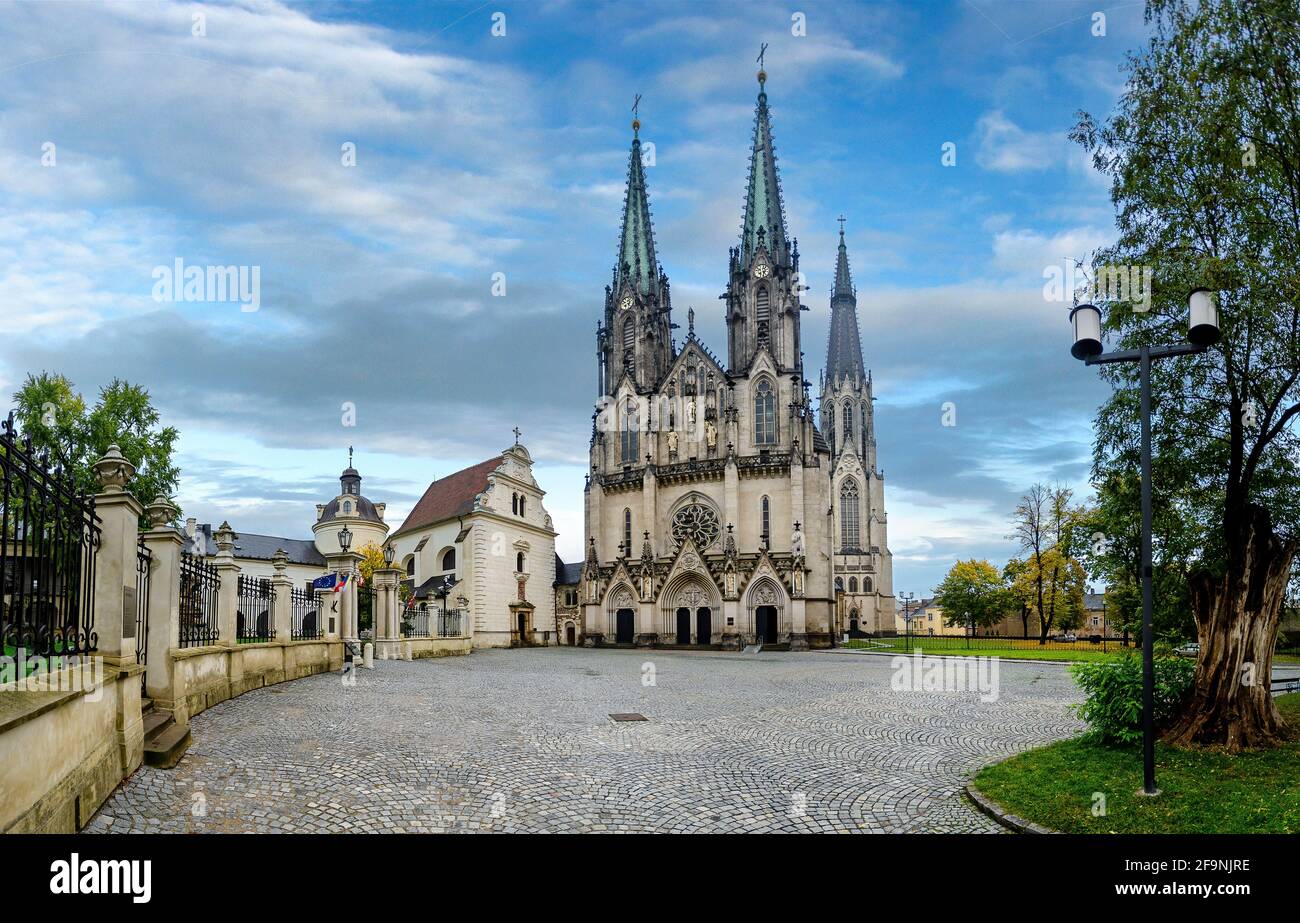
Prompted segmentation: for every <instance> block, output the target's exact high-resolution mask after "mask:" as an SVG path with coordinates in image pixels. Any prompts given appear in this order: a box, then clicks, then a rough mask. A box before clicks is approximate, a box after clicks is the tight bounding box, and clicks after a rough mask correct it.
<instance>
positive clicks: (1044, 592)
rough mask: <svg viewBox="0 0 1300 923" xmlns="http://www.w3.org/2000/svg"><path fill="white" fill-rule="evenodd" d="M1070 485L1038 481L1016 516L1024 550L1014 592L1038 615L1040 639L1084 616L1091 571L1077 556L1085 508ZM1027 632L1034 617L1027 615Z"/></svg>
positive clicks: (1016, 530) (1014, 526)
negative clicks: (1085, 589)
mask: <svg viewBox="0 0 1300 923" xmlns="http://www.w3.org/2000/svg"><path fill="white" fill-rule="evenodd" d="M1073 499H1074V493H1073V491H1071V490H1070V489H1069V488H1067V487H1048V486H1047V485H1045V484H1035V485H1033V486H1032V487H1030V488H1029V490H1028V491H1027V492H1026V493H1025V495H1024V496H1023V497H1021V498H1020V503H1019V504H1017V505H1016V511H1015V513H1014V515H1013V517H1012V534H1011V538H1014V539H1015V540H1016V541H1017V542H1019V544H1020V550H1021V551H1022V552H1023V553H1024V555H1025V557H1024V559H1023V561H1021V562H1019V563H1018V564H1017V565H1016V568H1015V574H1014V582H1013V584H1012V586H1013V592H1012V597H1013V599H1015V600H1018V601H1019V602H1020V604H1021V605H1022V606H1025V607H1027V608H1030V609H1032V610H1033V611H1034V612H1035V613H1036V614H1037V615H1038V643H1039V644H1046V643H1047V637H1048V635H1049V634H1050V633H1051V631H1052V628H1053V627H1054V626H1057V625H1063V624H1065V623H1066V622H1068V621H1070V620H1071V619H1073V618H1075V617H1077V618H1080V619H1081V618H1082V612H1083V586H1084V583H1085V582H1086V575H1085V574H1084V572H1083V565H1082V564H1080V563H1079V561H1078V560H1077V558H1076V555H1077V554H1080V553H1082V549H1083V546H1084V539H1085V538H1086V529H1085V528H1084V523H1085V518H1084V511H1083V510H1081V509H1080V508H1078V507H1076V506H1073V505H1072V500H1073ZM1024 618H1025V627H1026V633H1028V625H1029V620H1028V616H1027V615H1026V616H1025V617H1024Z"/></svg>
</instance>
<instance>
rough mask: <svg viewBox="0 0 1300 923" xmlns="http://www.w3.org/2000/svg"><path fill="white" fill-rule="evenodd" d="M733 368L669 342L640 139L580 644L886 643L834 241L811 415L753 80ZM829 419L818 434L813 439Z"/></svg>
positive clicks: (730, 274)
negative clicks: (878, 637) (854, 639)
mask: <svg viewBox="0 0 1300 923" xmlns="http://www.w3.org/2000/svg"><path fill="white" fill-rule="evenodd" d="M758 81H759V92H758V101H757V105H756V111H755V116H754V132H753V143H752V146H751V149H750V152H749V175H748V181H747V187H746V192H745V202H744V213H743V221H742V225H741V234H740V241H739V243H738V245H737V246H735V247H733V248H731V251H730V253H729V256H728V266H727V285H726V290H725V292H724V293H723V294H722V295H721V296H720V299H719V300H720V301H721V303H722V305H723V310H724V311H725V319H726V328H727V349H726V356H725V360H724V359H722V358H720V357H719V356H718V355H716V354H715V353H714V352H712V351H711V350H710V349H709V348H708V347H707V346H705V344H704V343H702V342H701V341H700V339H699V338H698V337H697V336H696V334H695V318H694V311H693V310H691V311H690V312H689V319H688V326H687V334H686V337H685V341H684V342H683V343H682V344H681V345H680V347H679V346H678V344H677V343H676V342H675V340H674V338H673V334H672V331H673V329H674V327H675V325H674V324H673V323H672V302H671V294H670V288H669V283H668V276H667V273H666V272H665V271H664V269H663V267H662V266H661V265H660V263H659V261H658V258H657V256H656V252H655V239H654V231H653V227H652V225H651V214H650V202H649V196H648V192H647V188H646V176H645V167H644V164H643V162H642V156H641V141H640V138H639V131H640V122H639V121H633V123H632V130H633V137H632V150H631V155H630V158H629V163H628V173H627V191H626V195H625V199H624V205H623V224H622V231H621V235H620V238H619V248H618V255H617V260H616V263H615V266H614V272H613V278H612V280H611V282H610V284H609V285H607V286H606V289H605V308H604V317H603V319H602V320H601V322H600V323H599V325H598V327H597V335H596V348H597V357H598V385H599V395H600V397H599V400H598V402H597V405H596V411H595V413H594V414H593V425H592V435H591V469H590V473H589V474H588V476H587V486H586V495H585V530H586V539H587V546H586V547H587V554H586V560H585V562H584V564H583V567H582V577H581V599H582V608H583V623H584V626H585V643H587V644H589V645H603V644H635V645H641V646H648V645H712V646H720V647H722V648H724V649H737V648H739V647H741V646H743V645H747V644H755V643H757V644H764V645H789V647H790V649H791V650H804V649H807V648H809V647H826V646H830V645H831V644H833V643H835V642H836V641H837V640H838V639H839V638H841V637H842V636H843V635H844V634H846V633H853V634H862V633H882V634H891V633H893V631H894V599H893V580H892V571H893V564H892V557H891V555H890V553H889V548H888V544H887V536H886V522H887V520H886V516H885V506H884V476H883V472H881V471H880V470H879V469H878V468H877V466H876V441H875V429H874V415H873V412H872V396H871V376H870V374H869V373H867V372H865V371H864V365H863V361H862V349H861V343H860V340H859V333H858V322H857V295H856V291H855V289H854V287H853V282H852V278H851V275H850V272H849V264H848V254H847V249H846V246H845V243H844V235H843V227H842V226H841V231H840V244H839V253H838V258H837V266H836V273H835V286H834V289H833V291H832V295H831V325H830V335H829V344H828V348H827V360H826V368H825V369H824V370H823V373H822V381H821V385H822V389H821V395H820V406H819V408H818V412H817V413H814V410H813V405H812V400H811V397H810V394H809V389H810V387H811V382H810V381H808V380H807V379H806V378H805V377H804V375H805V372H804V356H803V351H802V349H803V347H802V340H801V334H800V326H801V323H800V322H801V314H802V312H804V311H807V310H808V308H807V307H806V306H804V305H803V304H802V303H801V302H800V293H801V290H802V288H803V286H802V285H801V282H800V280H801V279H802V276H801V275H800V272H799V246H798V242H797V240H794V239H793V238H791V237H790V236H789V234H788V232H787V226H786V217H785V210H784V206H783V203H782V198H781V184H780V177H779V175H778V172H777V161H776V149H775V145H774V144H773V141H772V128H771V117H770V112H769V109H768V98H767V92H766V81H767V75H766V74H765V73H764V72H763V71H759V74H758ZM818 417H820V421H821V425H820V426H819V425H818Z"/></svg>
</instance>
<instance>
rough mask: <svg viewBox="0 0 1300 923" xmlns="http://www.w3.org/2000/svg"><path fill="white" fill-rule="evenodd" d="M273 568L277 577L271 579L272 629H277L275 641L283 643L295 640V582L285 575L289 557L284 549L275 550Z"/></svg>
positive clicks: (272, 559) (272, 560)
mask: <svg viewBox="0 0 1300 923" xmlns="http://www.w3.org/2000/svg"><path fill="white" fill-rule="evenodd" d="M271 566H273V567H274V568H275V576H274V577H272V578H271V589H272V590H273V591H274V593H275V599H273V600H272V601H271V627H272V628H274V629H275V639H276V640H277V641H280V642H282V643H283V642H285V641H292V640H293V580H292V579H290V577H289V575H288V574H286V573H285V569H286V568H287V567H288V566H289V555H288V554H287V553H286V552H285V550H284V549H283V548H277V549H275V554H273V555H272V556H271Z"/></svg>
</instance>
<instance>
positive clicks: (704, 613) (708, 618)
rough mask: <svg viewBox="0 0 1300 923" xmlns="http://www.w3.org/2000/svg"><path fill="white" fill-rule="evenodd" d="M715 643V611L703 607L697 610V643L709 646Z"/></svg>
mask: <svg viewBox="0 0 1300 923" xmlns="http://www.w3.org/2000/svg"><path fill="white" fill-rule="evenodd" d="M712 641H713V610H711V609H710V608H709V607H708V606H701V607H700V608H699V609H696V610H695V643H696V644H703V645H705V646H707V645H709V644H710V643H711V642H712Z"/></svg>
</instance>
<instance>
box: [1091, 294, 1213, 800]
mask: <svg viewBox="0 0 1300 923" xmlns="http://www.w3.org/2000/svg"><path fill="white" fill-rule="evenodd" d="M1188 309H1189V316H1190V323H1189V328H1190V329H1189V330H1188V334H1187V338H1188V339H1189V340H1190V341H1191V342H1190V343H1188V344H1179V345H1177V346H1140V347H1138V348H1137V349H1126V350H1122V351H1120V352H1111V353H1103V352H1102V345H1101V311H1100V310H1099V309H1098V308H1097V307H1096V306H1094V305H1090V304H1082V305H1077V306H1076V307H1075V308H1074V310H1072V311H1071V312H1070V319H1071V321H1072V322H1073V324H1074V346H1072V347H1071V349H1070V352H1071V353H1072V354H1073V355H1074V357H1075V358H1076V359H1082V360H1083V361H1084V363H1085V364H1086V365H1107V364H1109V363H1113V362H1136V363H1137V364H1138V391H1139V411H1140V416H1141V417H1142V438H1141V466H1142V500H1141V503H1142V564H1141V569H1142V573H1141V578H1142V794H1144V795H1159V794H1160V789H1159V788H1158V787H1156V734H1155V679H1156V670H1155V636H1154V631H1153V629H1152V626H1151V612H1152V588H1151V360H1152V359H1165V358H1169V357H1171V356H1190V355H1194V354H1196V353H1203V352H1205V350H1207V349H1208V348H1209V347H1210V346H1211V345H1212V344H1214V343H1217V342H1218V341H1219V337H1220V336H1221V333H1220V331H1219V315H1218V309H1217V308H1216V307H1215V304H1214V299H1213V297H1212V294H1211V293H1210V292H1209V291H1206V290H1205V289H1196V290H1195V291H1193V292H1192V294H1191V295H1190V297H1189V298H1188Z"/></svg>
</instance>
